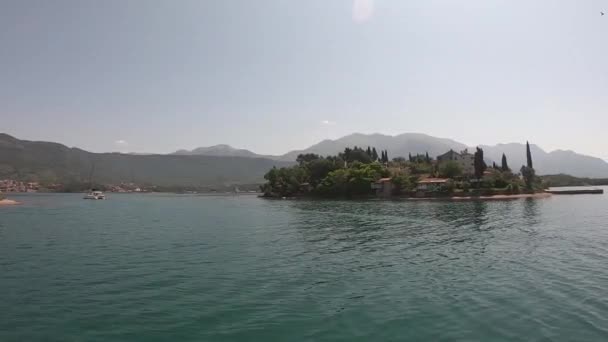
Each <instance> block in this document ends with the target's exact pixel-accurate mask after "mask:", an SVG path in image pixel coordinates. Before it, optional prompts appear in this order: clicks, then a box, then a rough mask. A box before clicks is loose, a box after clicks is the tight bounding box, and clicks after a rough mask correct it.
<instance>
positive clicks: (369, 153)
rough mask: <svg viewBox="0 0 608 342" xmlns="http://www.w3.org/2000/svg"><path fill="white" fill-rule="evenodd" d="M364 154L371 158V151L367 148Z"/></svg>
mask: <svg viewBox="0 0 608 342" xmlns="http://www.w3.org/2000/svg"><path fill="white" fill-rule="evenodd" d="M365 153H367V155H368V156H369V157H370V158H371V157H372V149H371V148H370V147H369V146H367V150H366V151H365Z"/></svg>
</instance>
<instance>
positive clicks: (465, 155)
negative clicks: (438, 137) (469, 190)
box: [437, 149, 475, 175]
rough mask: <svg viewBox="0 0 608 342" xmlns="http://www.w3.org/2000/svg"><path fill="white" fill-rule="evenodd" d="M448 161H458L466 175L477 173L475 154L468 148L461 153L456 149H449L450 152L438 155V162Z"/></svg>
mask: <svg viewBox="0 0 608 342" xmlns="http://www.w3.org/2000/svg"><path fill="white" fill-rule="evenodd" d="M446 161H454V162H456V163H458V164H459V165H460V167H461V168H462V172H463V173H464V174H465V175H472V174H474V173H475V156H474V155H473V154H471V153H469V151H468V150H466V149H465V150H464V151H461V152H460V153H458V152H456V151H454V150H449V151H448V152H446V153H444V154H442V155H440V156H437V162H438V163H441V162H446Z"/></svg>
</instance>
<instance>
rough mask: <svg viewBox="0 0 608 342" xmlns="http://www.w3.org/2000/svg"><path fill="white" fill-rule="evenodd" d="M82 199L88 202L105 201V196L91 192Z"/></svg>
mask: <svg viewBox="0 0 608 342" xmlns="http://www.w3.org/2000/svg"><path fill="white" fill-rule="evenodd" d="M83 198H84V199H88V200H105V199H106V195H104V194H103V192H101V191H91V192H89V193H88V194H86V195H85V196H84V197H83Z"/></svg>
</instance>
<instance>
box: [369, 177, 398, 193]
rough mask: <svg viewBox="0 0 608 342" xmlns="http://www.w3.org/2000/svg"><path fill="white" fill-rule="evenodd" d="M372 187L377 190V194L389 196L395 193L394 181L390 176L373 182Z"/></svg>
mask: <svg viewBox="0 0 608 342" xmlns="http://www.w3.org/2000/svg"><path fill="white" fill-rule="evenodd" d="M372 189H373V190H375V191H376V195H377V196H381V197H389V196H391V195H392V194H393V183H392V182H391V179H390V178H380V179H378V180H377V181H375V182H374V183H372Z"/></svg>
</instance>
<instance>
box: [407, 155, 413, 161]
mask: <svg viewBox="0 0 608 342" xmlns="http://www.w3.org/2000/svg"><path fill="white" fill-rule="evenodd" d="M408 158H409V160H410V163H411V162H413V160H412V154H411V153H408Z"/></svg>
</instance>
